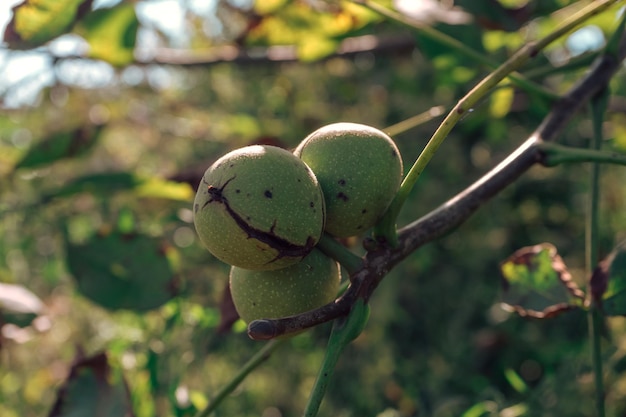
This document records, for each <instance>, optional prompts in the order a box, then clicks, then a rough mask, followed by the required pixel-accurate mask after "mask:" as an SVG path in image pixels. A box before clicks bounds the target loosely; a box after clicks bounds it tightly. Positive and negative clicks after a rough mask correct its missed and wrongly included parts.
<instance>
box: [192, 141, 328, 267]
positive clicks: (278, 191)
mask: <svg viewBox="0 0 626 417" xmlns="http://www.w3.org/2000/svg"><path fill="white" fill-rule="evenodd" d="M193 211H194V223H195V226H196V230H197V232H198V235H199V237H200V240H201V241H202V243H203V244H204V245H205V246H206V247H207V249H208V250H209V252H211V253H212V254H213V255H214V256H215V257H217V258H218V259H220V260H222V261H224V262H226V263H228V264H230V265H234V266H238V267H241V268H246V269H254V270H273V269H279V268H284V267H287V266H289V265H292V264H294V263H296V262H298V261H300V260H301V259H302V258H303V257H304V256H306V255H307V254H308V253H309V252H310V251H311V250H312V249H313V247H314V246H315V244H316V243H317V242H318V240H319V239H320V237H321V235H322V232H323V227H324V198H323V194H322V191H321V188H320V186H319V184H318V182H317V179H316V178H315V175H314V174H313V172H312V171H311V170H310V169H309V168H308V167H307V166H306V164H304V163H303V162H302V161H301V160H300V159H298V158H297V157H295V156H294V155H293V154H292V153H290V152H289V151H286V150H284V149H281V148H277V147H274V146H261V145H254V146H247V147H244V148H240V149H237V150H235V151H232V152H229V153H228V154H226V155H224V156H223V157H221V158H220V159H218V160H217V161H215V163H214V164H213V165H211V166H210V167H209V168H208V169H207V170H206V172H205V174H204V177H203V179H202V181H201V182H200V185H199V187H198V191H197V193H196V198H195V201H194V206H193Z"/></svg>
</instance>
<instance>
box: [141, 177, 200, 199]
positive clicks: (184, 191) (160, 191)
mask: <svg viewBox="0 0 626 417" xmlns="http://www.w3.org/2000/svg"><path fill="white" fill-rule="evenodd" d="M137 195H138V196H139V197H152V198H165V199H168V200H175V201H191V200H193V196H194V195H195V191H194V190H193V189H192V188H191V186H190V185H189V184H187V183H181V182H174V181H165V180H161V179H157V178H154V179H150V180H147V181H146V182H144V183H142V184H141V185H139V186H138V187H137Z"/></svg>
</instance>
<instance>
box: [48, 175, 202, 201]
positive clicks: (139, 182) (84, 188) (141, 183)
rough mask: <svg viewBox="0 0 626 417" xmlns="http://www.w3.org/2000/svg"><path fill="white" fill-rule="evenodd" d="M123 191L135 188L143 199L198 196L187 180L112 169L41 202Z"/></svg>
mask: <svg viewBox="0 0 626 417" xmlns="http://www.w3.org/2000/svg"><path fill="white" fill-rule="evenodd" d="M120 191H134V192H135V193H136V195H137V196H138V197H140V198H142V197H143V198H162V199H166V200H173V201H185V202H186V201H191V200H193V196H194V195H195V191H194V189H193V188H192V187H191V185H189V184H187V183H179V182H175V181H167V180H163V179H160V178H140V177H139V176H137V175H135V174H132V173H130V172H111V173H102V174H89V175H85V176H82V177H78V178H76V179H74V180H72V181H70V182H69V183H67V184H66V185H64V186H62V187H60V188H58V189H56V190H54V191H51V192H48V193H46V194H44V195H43V197H42V198H41V199H40V203H48V202H49V201H51V200H53V199H55V198H63V197H71V196H73V195H76V194H80V193H91V194H94V195H97V196H100V197H106V196H110V195H111V194H114V193H116V192H120Z"/></svg>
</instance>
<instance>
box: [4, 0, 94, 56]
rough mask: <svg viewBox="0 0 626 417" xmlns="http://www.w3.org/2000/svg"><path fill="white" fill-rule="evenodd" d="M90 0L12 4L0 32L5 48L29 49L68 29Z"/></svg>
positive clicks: (88, 4)
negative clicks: (9, 18) (8, 16)
mask: <svg viewBox="0 0 626 417" xmlns="http://www.w3.org/2000/svg"><path fill="white" fill-rule="evenodd" d="M91 2H92V0H26V1H24V2H22V3H20V4H18V5H17V6H15V7H13V18H12V19H11V21H10V22H9V24H8V25H7V28H6V30H5V32H4V41H5V42H6V43H8V45H9V48H15V49H29V48H35V47H37V46H40V45H43V44H44V43H46V42H48V41H50V40H52V39H54V38H56V37H57V36H59V35H62V34H64V33H66V32H68V31H69V30H70V29H71V28H72V26H73V25H74V23H75V22H76V20H77V19H78V18H79V17H80V16H81V15H82V14H83V13H84V12H85V11H87V10H89V9H90V8H91Z"/></svg>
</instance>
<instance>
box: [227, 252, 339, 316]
mask: <svg viewBox="0 0 626 417" xmlns="http://www.w3.org/2000/svg"><path fill="white" fill-rule="evenodd" d="M339 281H340V273H339V267H338V265H337V262H335V261H334V260H333V259H331V258H329V257H328V256H326V255H324V254H323V253H322V252H321V251H320V250H319V249H314V250H313V251H312V252H311V253H310V254H309V255H308V256H306V257H305V258H304V259H303V260H302V261H300V262H299V263H297V264H295V265H293V266H290V267H288V268H283V269H279V270H277V271H250V270H247V269H242V268H237V267H232V268H231V269H230V291H231V295H232V298H233V302H234V303H235V308H236V309H237V312H238V313H239V316H240V317H241V318H242V319H243V321H245V322H246V323H250V322H251V321H252V320H257V319H263V318H266V319H270V318H281V317H287V316H291V315H294V314H299V313H303V312H305V311H309V310H312V309H314V308H317V307H321V306H323V305H325V304H327V303H329V302H331V301H332V300H334V299H335V297H336V296H337V291H338V290H339Z"/></svg>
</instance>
